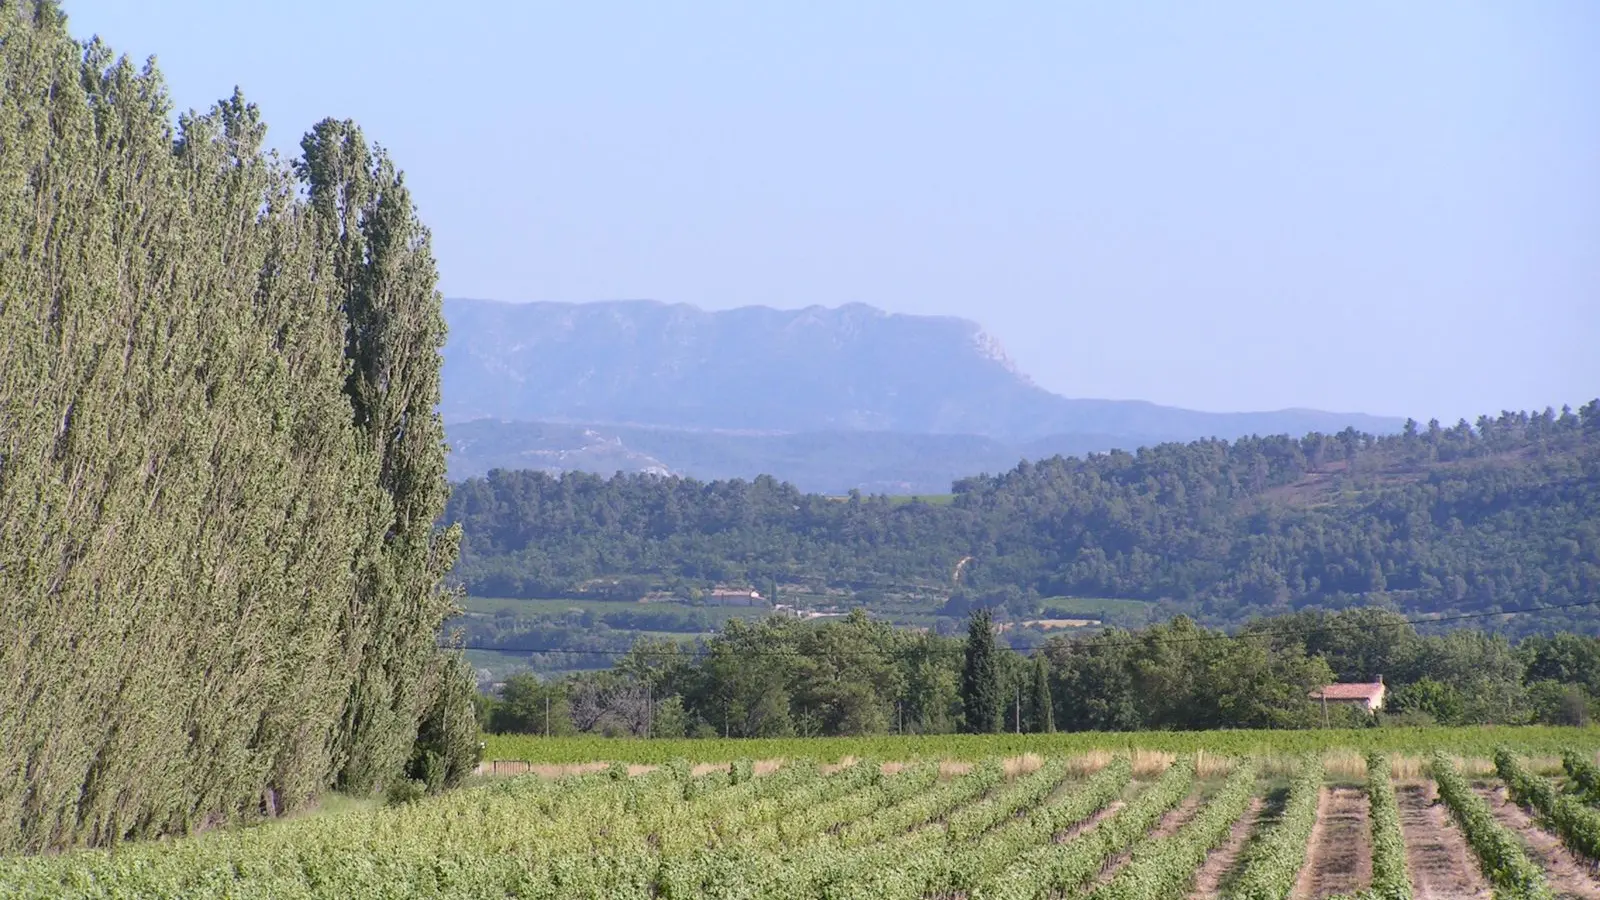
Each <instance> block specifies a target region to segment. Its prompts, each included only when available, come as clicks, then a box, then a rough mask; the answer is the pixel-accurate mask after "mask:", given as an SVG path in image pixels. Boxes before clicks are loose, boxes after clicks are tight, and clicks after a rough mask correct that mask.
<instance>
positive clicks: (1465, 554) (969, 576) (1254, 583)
mask: <svg viewBox="0 0 1600 900" xmlns="http://www.w3.org/2000/svg"><path fill="white" fill-rule="evenodd" d="M445 521H449V522H459V523H460V524H461V525H462V527H463V529H464V538H463V542H462V557H461V561H460V563H459V564H458V565H457V567H456V569H455V572H454V576H453V577H454V578H456V579H458V580H459V581H460V582H461V583H462V584H464V585H465V586H466V588H467V589H468V590H469V591H470V592H472V593H474V594H478V595H483V596H507V597H517V596H523V597H531V596H562V595H568V594H575V593H580V592H584V591H589V590H592V589H593V587H594V585H595V584H596V582H597V580H599V581H606V582H616V583H617V584H619V585H627V586H631V587H632V588H633V589H634V590H636V591H638V590H645V589H649V588H652V587H668V588H678V589H682V588H683V586H685V585H703V584H712V583H738V584H749V585H752V586H755V587H757V588H761V589H763V590H768V591H770V590H771V589H772V587H773V586H775V585H778V584H781V583H789V582H796V581H798V582H802V583H809V584H828V585H834V586H853V587H857V588H872V589H882V588H883V587H884V586H885V585H890V586H898V587H901V588H907V589H911V590H920V591H924V592H927V593H930V594H932V595H935V596H939V597H944V598H947V599H948V603H947V604H946V608H945V612H946V613H948V614H951V615H956V616H960V615H964V614H965V613H966V611H967V610H968V609H970V608H972V607H974V606H977V605H1001V606H1005V607H1006V608H1008V609H1010V610H1011V611H1012V612H1014V613H1016V614H1025V613H1027V612H1029V611H1031V610H1033V609H1034V608H1036V607H1037V606H1038V604H1039V599H1040V598H1042V597H1050V596H1062V595H1072V596H1091V597H1125V598H1135V599H1146V600H1153V601H1166V602H1169V603H1170V604H1172V606H1170V607H1168V608H1169V609H1171V610H1175V611H1177V610H1181V611H1185V612H1189V613H1191V614H1193V615H1195V616H1196V617H1197V618H1199V619H1200V620H1201V621H1205V622H1208V623H1213V624H1224V623H1231V624H1238V623H1242V622H1243V621H1245V620H1246V619H1247V618H1249V617H1250V616H1252V615H1267V614H1283V613H1287V612H1292V611H1295V610H1299V609H1307V608H1312V609H1316V608H1321V609H1340V608H1346V607H1352V606H1364V605H1372V604H1377V605H1389V606H1392V607H1394V608H1397V609H1400V610H1403V611H1405V612H1407V613H1419V614H1421V613H1427V614H1433V613H1479V612H1493V611H1498V610H1502V609H1516V608H1523V607H1530V606H1541V605H1558V604H1563V603H1578V602H1585V601H1590V600H1594V599H1595V598H1597V597H1600V401H1596V402H1590V403H1588V404H1587V405H1585V406H1584V407H1583V408H1582V409H1581V410H1579V411H1576V412H1574V411H1572V410H1570V409H1563V410H1562V411H1560V412H1556V411H1553V410H1546V411H1544V412H1542V413H1504V414H1502V415H1500V416H1499V417H1495V418H1491V417H1487V416H1485V417H1482V418H1480V419H1479V420H1478V421H1477V423H1476V424H1475V425H1474V424H1469V423H1467V422H1465V421H1462V422H1459V423H1457V424H1456V425H1454V426H1451V427H1444V426H1441V425H1439V424H1438V423H1436V422H1433V423H1429V424H1427V425H1418V424H1417V423H1414V422H1412V423H1408V424H1407V427H1406V429H1405V431H1404V433H1402V434H1398V435H1393V436H1386V437H1374V436H1372V435H1366V434H1359V433H1357V432H1354V431H1345V432H1341V433H1339V434H1335V435H1325V434H1311V435H1307V436H1305V437H1303V438H1291V437H1283V436H1280V437H1265V438H1246V439H1241V440H1237V441H1233V442H1227V441H1217V440H1207V441H1196V442H1193V443H1188V444H1162V445H1160V446H1156V447H1152V448H1147V449H1144V450H1140V451H1138V452H1137V453H1127V452H1111V453H1104V454H1094V455H1090V456H1089V457H1087V458H1084V459H1076V458H1070V459H1069V458H1061V457H1056V458H1053V459H1048V460H1044V461H1041V462H1033V463H1029V462H1024V463H1022V464H1021V465H1019V466H1018V467H1017V468H1015V469H1013V470H1012V471H1009V472H1006V473H1003V474H1001V475H996V476H979V477H973V478H967V479H963V480H961V481H959V482H957V483H956V484H955V485H954V499H953V502H951V503H949V504H948V505H934V504H927V503H921V502H912V503H902V502H896V501H893V500H891V499H890V498H887V497H877V496H873V497H864V496H860V495H852V496H850V497H849V498H845V499H839V498H829V497H825V496H820V495H816V494H804V493H801V492H800V491H798V490H796V489H794V488H793V487H790V486H788V485H785V484H781V483H779V482H777V481H775V480H773V479H771V478H767V477H760V478H757V479H755V480H754V481H752V482H745V481H739V480H733V481H715V482H710V483H701V482H697V481H694V480H692V479H680V478H662V477H657V476H648V475H633V476H623V475H619V476H616V477H612V478H602V477H598V476H594V475H585V474H573V473H569V474H566V475H562V476H559V477H556V476H550V475H545V474H542V473H538V472H528V471H517V472H509V471H495V472H491V473H490V474H489V475H488V476H487V477H486V478H481V479H471V480H469V481H466V482H464V483H462V484H460V485H458V486H457V488H456V489H455V491H454V492H453V494H452V496H451V498H450V502H449V505H448V507H447V508H446V512H445ZM967 557H971V562H970V563H969V564H968V565H966V566H965V567H963V569H962V573H961V579H960V583H959V586H958V587H956V588H955V589H954V590H952V589H951V585H952V578H953V574H954V571H955V569H956V565H957V563H958V562H959V561H960V560H962V559H964V558H967ZM613 587H614V586H613ZM1596 621H1600V616H1597V614H1596V612H1595V611H1594V610H1593V609H1579V610H1573V611H1567V612H1557V613H1550V614H1546V615H1544V616H1542V617H1527V616H1523V617H1517V618H1516V619H1513V620H1509V621H1507V622H1504V623H1490V624H1494V625H1496V627H1501V626H1502V625H1503V626H1504V627H1509V628H1513V629H1526V628H1535V629H1538V628H1555V627H1574V626H1576V625H1578V624H1579V623H1587V624H1592V623H1595V622H1596Z"/></svg>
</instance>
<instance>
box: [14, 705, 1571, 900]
mask: <svg viewBox="0 0 1600 900" xmlns="http://www.w3.org/2000/svg"><path fill="white" fill-rule="evenodd" d="M1119 742H1120V743H1121V744H1122V745H1134V746H1137V747H1142V748H1147V749H1138V750H1136V751H1135V752H1116V753H1106V752H1095V751H1098V750H1100V749H1101V748H1103V747H1105V746H1108V745H1109V744H1113V743H1119ZM1495 743H1502V744H1507V745H1509V746H1511V747H1514V748H1515V749H1514V750H1512V751H1509V752H1507V751H1503V752H1501V753H1500V754H1498V755H1497V757H1496V759H1495V760H1494V763H1493V764H1492V765H1491V764H1489V763H1487V762H1486V761H1484V760H1481V759H1471V758H1470V757H1472V756H1473V755H1474V754H1476V752H1477V751H1478V749H1480V748H1486V747H1489V746H1490V745H1491V744H1495ZM1178 744H1186V745H1187V746H1188V748H1189V749H1204V750H1205V751H1206V752H1203V753H1194V752H1186V753H1183V754H1175V753H1163V752H1157V750H1165V749H1172V748H1175V747H1176V745H1178ZM1312 744H1316V745H1319V746H1318V751H1317V752H1311V753H1300V752H1298V751H1299V750H1301V749H1304V748H1305V747H1307V746H1309V745H1312ZM1463 744H1464V745H1465V746H1466V748H1467V749H1466V755H1467V756H1468V757H1469V759H1467V760H1464V761H1463V760H1459V759H1454V758H1451V757H1448V756H1443V755H1441V756H1436V757H1431V758H1427V759H1424V760H1420V761H1419V760H1418V759H1415V758H1411V757H1406V756H1404V755H1402V754H1401V753H1396V754H1394V755H1392V756H1385V755H1382V754H1373V755H1371V756H1368V757H1367V758H1365V759H1363V757H1361V756H1359V755H1356V754H1354V753H1351V752H1350V751H1349V749H1344V750H1339V749H1335V750H1332V751H1328V749H1327V748H1328V747H1329V746H1337V747H1345V748H1353V747H1355V746H1358V745H1362V746H1369V747H1370V746H1376V745H1395V747H1396V749H1397V750H1404V751H1419V752H1420V751H1422V750H1427V749H1439V748H1442V747H1446V746H1448V747H1451V748H1455V749H1461V748H1462V745H1463ZM1597 744H1600V730H1596V729H1583V730H1562V729H1499V730H1495V729H1481V730H1472V729H1426V730H1417V731H1391V730H1383V729H1371V730H1367V731H1360V732H1353V731H1342V732H1333V733H1327V732H1297V733H1282V732H1280V733H1276V734H1270V735H1269V734H1266V733H1257V732H1241V733H1234V734H1226V733H1213V734H1207V735H1188V736H1181V735H1149V734H1145V735H1137V736H1130V735H1124V736H1121V737H1120V738H1117V739H1115V740H1114V739H1113V738H1112V737H1111V736H1104V735H1087V736H1077V735H1073V736H1065V735H1063V736H1046V737H1041V738H1035V739H1017V740H1013V739H1010V738H1005V737H1003V736H992V737H983V738H938V739H927V740H899V739H876V740H858V741H843V740H836V741H831V742H821V741H771V742H767V741H699V742H678V741H660V742H622V741H613V742H596V741H577V740H568V739H556V740H550V741H521V742H519V746H521V747H530V746H534V745H540V746H543V747H544V748H545V749H546V750H547V751H552V752H549V753H547V754H545V755H544V756H543V757H542V758H551V757H555V758H561V759H583V761H585V762H589V763H591V764H590V765H587V766H582V767H575V768H574V769H573V770H569V771H568V772H566V773H565V774H561V775H559V776H551V777H547V776H543V775H524V776H520V777H515V778H508V779H487V780H484V781H482V782H481V783H480V784H478V785H476V786H474V787H470V788H465V789H461V790H457V791H454V792H451V793H448V794H445V795H442V796H439V797H434V798H427V799H423V800H420V801H414V802H410V803H403V804H399V805H393V806H385V807H381V808H373V807H372V806H370V805H363V804H356V805H352V804H349V803H344V804H342V805H340V806H339V807H337V808H333V809H330V810H328V811H326V812H322V813H318V814H313V815H308V816H301V817H299V818H294V819H289V820H285V821H279V822H273V823H268V824H264V825H259V826H255V827H240V828H232V829H220V830H216V831H211V832H207V833H203V834H200V835H198V836H196V837H191V838H183V839H177V840H169V841H161V842H152V843H147V844H134V845H126V846H123V847H120V848H118V849H116V850H114V851H98V850H93V851H75V852H69V853H64V854H60V855H53V856H35V857H12V858H6V859H0V896H5V897H22V898H45V897H51V898H54V897H67V898H79V897H81V898H90V897H95V898H109V897H130V898H131V897H140V898H146V897H148V898H223V897H227V898H290V900H293V898H323V897H326V898H335V897H337V898H344V897H383V898H388V897H393V898H401V897H428V898H481V897H495V898H511V897H517V898H551V900H554V898H639V900H646V898H667V900H676V898H726V900H735V898H738V900H780V898H812V897H815V898H837V900H868V898H872V900H925V898H954V897H965V898H970V900H1034V898H1053V897H1075V898H1090V900H1183V898H1187V897H1191V896H1199V897H1203V898H1212V897H1250V898H1255V897H1263V898H1265V897H1276V898H1282V897H1284V896H1286V895H1288V894H1289V893H1290V891H1291V889H1295V891H1296V896H1309V897H1314V898H1331V897H1333V896H1335V895H1338V896H1346V895H1350V894H1355V893H1356V892H1359V891H1367V890H1370V891H1371V892H1372V893H1371V894H1370V895H1368V896H1374V897H1383V898H1409V897H1411V896H1413V893H1412V892H1413V888H1414V887H1421V888H1425V891H1424V892H1423V895H1424V896H1469V895H1470V896H1478V895H1481V896H1487V894H1488V889H1489V887H1490V886H1491V885H1492V886H1493V887H1494V888H1496V891H1495V896H1507V897H1540V898H1551V897H1555V896H1566V895H1568V894H1574V895H1581V896H1588V894H1587V893H1584V885H1585V879H1590V878H1592V876H1589V875H1585V874H1584V872H1583V871H1582V870H1581V869H1580V868H1578V867H1575V866H1572V865H1571V864H1570V863H1565V864H1558V863H1557V862H1555V861H1554V857H1551V856H1549V855H1548V853H1544V854H1534V853H1531V852H1526V851H1525V849H1524V848H1525V842H1527V844H1526V846H1528V847H1531V846H1534V845H1535V844H1536V843H1537V842H1540V841H1542V842H1544V843H1537V845H1538V846H1545V845H1546V844H1548V842H1549V841H1552V840H1554V839H1555V838H1554V837H1553V835H1552V834H1551V833H1550V832H1547V831H1545V830H1544V828H1545V827H1548V828H1551V829H1555V830H1556V831H1559V833H1560V836H1561V838H1562V839H1564V840H1566V841H1567V842H1568V844H1569V845H1570V846H1572V847H1573V848H1574V850H1573V852H1574V853H1576V854H1578V855H1579V858H1580V859H1582V860H1592V859H1593V857H1592V856H1585V855H1584V854H1592V853H1597V852H1600V841H1593V840H1589V842H1587V843H1585V841H1586V840H1588V839H1589V838H1592V837H1594V835H1595V834H1597V833H1600V832H1593V831H1590V830H1586V829H1593V828H1594V827H1595V826H1596V825H1597V824H1600V811H1596V810H1595V809H1594V808H1593V807H1590V806H1588V805H1586V804H1585V803H1584V802H1583V801H1582V799H1581V797H1582V796H1583V795H1580V794H1574V793H1571V787H1570V786H1571V785H1574V784H1591V783H1593V782H1594V781H1595V780H1596V779H1600V769H1597V768H1596V767H1595V765H1594V747H1595V746H1596V745H1597ZM506 746H507V742H506V741H505V740H503V739H501V740H497V741H495V742H493V743H492V748H493V749H494V750H496V751H502V750H503V749H504V748H505V747H506ZM1570 746H1582V747H1584V748H1585V749H1584V750H1583V751H1582V752H1579V753H1574V754H1571V755H1570V756H1569V757H1568V758H1567V759H1566V760H1564V761H1557V762H1552V760H1551V758H1550V757H1549V756H1548V754H1550V753H1551V752H1553V751H1554V750H1556V749H1559V748H1561V747H1570ZM1148 748H1156V749H1148ZM1247 748H1257V749H1259V750H1260V751H1261V752H1245V750H1246V749H1247ZM646 749H648V750H649V751H650V752H649V753H635V754H633V755H635V756H649V757H651V758H654V757H657V756H662V755H667V756H668V758H667V759H666V760H664V761H662V762H660V763H658V764H656V765H648V766H646V765H639V766H628V765H625V764H622V763H612V764H610V765H607V764H605V763H595V762H594V760H596V759H604V758H611V759H615V758H616V757H617V756H618V755H619V754H618V753H617V752H615V751H617V750H624V751H633V750H640V751H643V750H646ZM1018 749H1027V750H1028V751H1030V752H1029V753H1027V754H1021V755H1019V754H1017V753H1015V752H1014V751H1016V750H1018ZM657 750H659V751H662V752H661V753H657V752H655V751H657ZM1218 750H1223V751H1226V752H1220V753H1219V752H1216V751H1218ZM586 751H587V752H588V753H589V755H588V756H587V757H583V756H582V754H583V753H585V752H586ZM739 751H744V752H743V753H740V752H739ZM871 751H878V752H881V754H883V755H874V756H868V757H865V758H862V759H860V760H854V759H845V760H843V761H841V762H840V763H838V764H837V765H832V766H823V765H819V764H818V763H817V762H816V761H815V758H817V757H821V758H828V757H834V756H851V755H854V754H855V753H857V752H871ZM678 752H691V753H694V756H693V757H681V756H679V757H672V756H671V754H673V753H678ZM767 755H774V756H782V757H784V758H785V761H784V762H781V763H776V762H760V761H758V758H759V757H762V756H767ZM724 756H728V757H730V761H728V762H720V763H718V764H715V765H711V764H701V765H695V764H692V763H691V762H689V759H690V758H694V759H709V758H720V757H724ZM944 756H954V757H960V758H963V759H966V760H967V761H966V762H960V763H955V762H951V761H949V760H946V759H941V758H940V757H944ZM890 760H898V761H900V762H894V763H892V764H891V763H890V762H889V761H890ZM1563 765H1565V767H1566V768H1565V771H1564V772H1563V769H1562V766H1563ZM1551 774H1559V775H1560V776H1561V777H1559V778H1555V779H1552V778H1550V777H1549V776H1550V775H1551ZM1434 785H1436V786H1437V789H1438V791H1439V794H1440V796H1442V797H1443V802H1444V809H1445V810H1448V812H1440V813H1439V814H1437V815H1419V813H1426V811H1427V809H1428V807H1426V806H1422V805H1419V804H1424V803H1427V804H1431V801H1429V800H1427V799H1426V798H1427V796H1428V792H1429V791H1430V790H1432V789H1433V786H1434ZM1506 790H1509V791H1510V792H1511V793H1512V794H1513V795H1514V796H1515V797H1516V798H1518V799H1519V800H1521V801H1522V802H1524V803H1525V804H1527V805H1529V806H1530V808H1533V809H1535V810H1536V811H1538V812H1540V814H1541V816H1543V815H1544V814H1545V813H1549V816H1548V817H1547V818H1541V819H1539V821H1540V822H1542V823H1546V824H1545V825H1535V824H1533V823H1532V822H1531V821H1529V820H1527V819H1525V818H1523V819H1520V820H1519V819H1517V818H1516V816H1517V815H1520V814H1519V813H1514V812H1509V811H1508V810H1511V809H1512V807H1510V806H1509V805H1507V803H1506V801H1505V800H1504V799H1501V798H1503V797H1504V796H1505V793H1504V792H1505V791H1506ZM1497 791H1498V792H1499V793H1496V792H1497ZM1268 809H1270V811H1271V812H1270V814H1266V813H1262V812H1261V811H1262V810H1268ZM1402 811H1404V812H1406V813H1407V814H1409V815H1410V818H1408V819H1406V820H1405V821H1406V824H1405V825H1404V827H1403V826H1402V818H1401V816H1402ZM1446 816H1450V817H1453V818H1454V819H1455V821H1456V822H1457V823H1459V824H1458V825H1455V826H1452V825H1449V824H1447V819H1446V818H1445V817H1446ZM1369 821H1370V823H1371V824H1370V827H1369V825H1368V822H1369ZM1507 821H1511V822H1519V821H1520V822H1522V823H1523V824H1521V825H1519V826H1517V827H1515V828H1513V827H1508V826H1506V825H1505V824H1497V822H1498V823H1504V822H1507ZM1458 827H1459V828H1460V832H1456V831H1455V830H1454V829H1455V828H1458ZM1457 834H1460V835H1463V836H1464V840H1463V839H1462V838H1461V837H1456V836H1455V835H1457ZM1451 841H1454V843H1451ZM1413 845H1414V847H1415V849H1416V851H1417V853H1418V854H1421V856H1419V858H1420V859H1424V861H1427V860H1428V859H1431V863H1430V864H1429V865H1428V866H1424V865H1420V864H1419V865H1418V866H1412V864H1411V863H1410V862H1409V861H1408V855H1407V854H1408V847H1412V846H1413ZM1469 847H1470V848H1472V849H1469ZM1352 854H1354V855H1353V856H1352ZM1426 854H1432V855H1431V857H1427V856H1426ZM1352 858H1367V859H1370V861H1371V865H1370V866H1368V867H1366V868H1365V869H1363V868H1361V867H1359V866H1352V865H1350V863H1349V861H1350V860H1351V859H1352ZM1430 866H1431V867H1430ZM1441 879H1447V880H1448V881H1449V884H1443V883H1442V882H1441ZM1508 886H1509V887H1508ZM1440 888H1444V889H1446V891H1447V892H1441V890H1440ZM1511 888H1515V889H1514V890H1513V889H1511ZM1457 889H1459V890H1460V893H1454V892H1450V891H1454V890H1457Z"/></svg>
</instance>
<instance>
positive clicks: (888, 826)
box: [838, 760, 1005, 847]
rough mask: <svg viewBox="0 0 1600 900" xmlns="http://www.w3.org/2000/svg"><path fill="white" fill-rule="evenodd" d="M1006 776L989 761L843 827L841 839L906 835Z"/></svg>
mask: <svg viewBox="0 0 1600 900" xmlns="http://www.w3.org/2000/svg"><path fill="white" fill-rule="evenodd" d="M1004 779H1005V771H1004V769H1002V768H1001V766H1000V764H999V763H998V762H997V761H992V760H991V761H988V762H985V763H983V764H980V765H979V766H978V767H976V768H975V769H973V770H972V771H971V772H970V773H968V774H966V775H964V776H962V777H960V778H957V779H954V780H951V781H949V782H946V783H945V784H942V785H939V786H938V787H936V788H934V789H932V790H930V791H928V792H927V793H924V794H921V795H919V796H917V797H913V798H912V799H910V800H908V801H906V802H904V803H900V804H897V805H895V806H891V807H886V808H885V809H882V810H880V811H878V812H877V813H875V814H874V815H871V816H868V817H867V818H865V819H862V820H861V821H859V822H854V823H852V824H850V825H849V826H846V827H845V828H843V829H841V830H840V831H839V836H838V840H839V843H840V844H842V845H844V846H847V847H854V846H864V845H867V844H873V843H876V842H878V841H881V840H884V839H885V838H890V837H894V836H896V835H903V834H905V833H906V832H908V831H910V830H911V829H913V828H917V827H918V826H922V825H926V824H927V823H929V822H932V821H935V820H936V819H939V818H940V817H942V816H945V815H948V814H949V813H950V811H951V810H954V809H958V808H960V807H961V805H962V804H964V803H967V802H969V801H971V800H972V799H973V798H975V797H978V796H980V795H982V794H984V793H985V792H987V791H990V790H992V789H994V787H995V786H996V785H998V784H1000V783H1001V782H1002V781H1003V780H1004Z"/></svg>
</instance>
